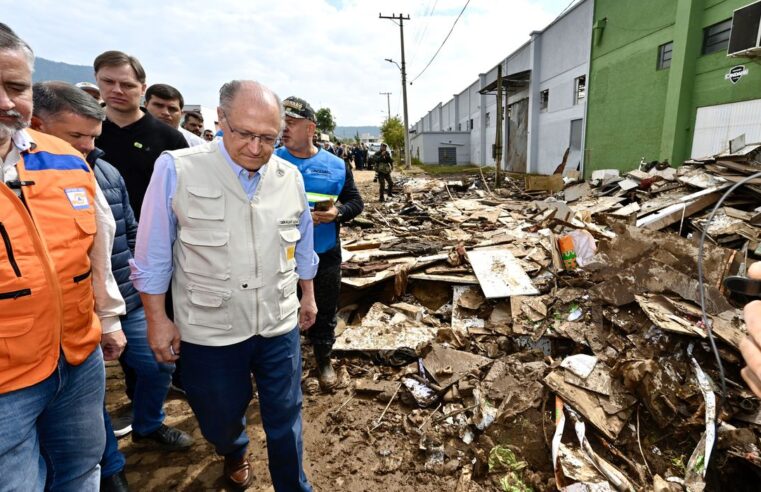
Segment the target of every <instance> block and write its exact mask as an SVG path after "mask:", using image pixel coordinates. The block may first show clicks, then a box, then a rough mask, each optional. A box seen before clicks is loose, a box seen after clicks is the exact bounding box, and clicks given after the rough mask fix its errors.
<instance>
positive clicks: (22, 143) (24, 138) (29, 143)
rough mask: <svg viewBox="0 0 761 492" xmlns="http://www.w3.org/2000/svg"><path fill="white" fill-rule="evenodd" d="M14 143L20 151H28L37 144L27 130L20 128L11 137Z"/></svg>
mask: <svg viewBox="0 0 761 492" xmlns="http://www.w3.org/2000/svg"><path fill="white" fill-rule="evenodd" d="M11 138H12V140H13V145H15V146H16V148H17V149H18V150H19V152H26V151H27V150H29V149H31V148H33V147H34V146H35V143H34V139H33V138H32V136H31V135H29V132H27V131H26V130H19V131H17V132H16V133H14V134H13V137H11Z"/></svg>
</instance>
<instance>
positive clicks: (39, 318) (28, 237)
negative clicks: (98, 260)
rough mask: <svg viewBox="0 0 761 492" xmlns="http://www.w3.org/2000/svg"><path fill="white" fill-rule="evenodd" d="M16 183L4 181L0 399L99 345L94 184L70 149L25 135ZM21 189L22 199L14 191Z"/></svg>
mask: <svg viewBox="0 0 761 492" xmlns="http://www.w3.org/2000/svg"><path fill="white" fill-rule="evenodd" d="M26 131H27V132H29V135H30V136H31V137H32V139H33V140H34V142H35V144H36V146H33V147H32V148H31V149H30V150H28V151H24V152H22V155H21V159H20V160H19V162H18V164H17V165H16V169H17V170H18V175H19V178H18V181H16V182H14V183H10V186H6V184H3V183H1V182H0V236H1V237H0V394H2V393H7V392H9V391H13V390H16V389H21V388H26V387H28V386H31V385H33V384H36V383H38V382H40V381H42V380H44V379H45V378H47V377H48V376H50V374H52V373H53V371H54V370H55V368H56V367H57V365H58V357H59V355H60V353H61V350H63V353H64V356H65V357H66V360H67V361H68V362H69V363H70V364H73V365H78V364H81V363H82V362H83V361H84V360H85V359H86V358H87V357H88V356H89V355H90V354H91V353H92V351H93V350H94V349H95V347H96V346H97V344H98V343H99V341H100V336H101V329H100V321H99V320H98V318H97V316H95V315H94V307H95V302H94V296H93V288H92V276H91V268H90V259H89V257H88V252H89V251H90V248H91V247H92V244H93V236H94V235H95V230H96V223H95V179H94V176H93V173H92V171H91V170H90V167H89V166H88V165H87V163H86V162H85V161H84V159H82V156H81V155H80V154H79V153H77V151H76V150H74V148H72V147H71V146H70V145H69V144H67V143H66V142H64V141H63V140H60V139H58V138H56V137H53V136H50V135H45V134H42V133H39V132H35V131H33V130H26ZM11 187H16V188H20V189H21V195H22V196H21V198H19V197H18V196H17V195H16V193H14V191H13V190H12V189H11Z"/></svg>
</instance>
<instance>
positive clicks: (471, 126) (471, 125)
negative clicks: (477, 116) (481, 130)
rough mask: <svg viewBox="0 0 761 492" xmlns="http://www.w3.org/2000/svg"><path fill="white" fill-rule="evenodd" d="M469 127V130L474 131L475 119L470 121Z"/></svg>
mask: <svg viewBox="0 0 761 492" xmlns="http://www.w3.org/2000/svg"><path fill="white" fill-rule="evenodd" d="M468 126H469V128H468V129H469V130H472V129H473V118H471V119H470V122H469V123H468Z"/></svg>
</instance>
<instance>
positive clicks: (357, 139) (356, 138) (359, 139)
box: [354, 131, 362, 145]
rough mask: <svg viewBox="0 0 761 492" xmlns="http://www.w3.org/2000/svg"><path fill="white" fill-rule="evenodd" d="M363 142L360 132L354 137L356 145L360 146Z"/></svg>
mask: <svg viewBox="0 0 761 492" xmlns="http://www.w3.org/2000/svg"><path fill="white" fill-rule="evenodd" d="M361 141H362V139H361V138H359V131H357V133H356V134H355V135H354V143H355V144H357V145H359V143H360V142H361Z"/></svg>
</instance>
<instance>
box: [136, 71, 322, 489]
mask: <svg viewBox="0 0 761 492" xmlns="http://www.w3.org/2000/svg"><path fill="white" fill-rule="evenodd" d="M217 115H218V116H219V121H220V126H221V128H222V130H223V131H224V136H223V137H222V138H221V139H217V140H215V141H213V142H210V143H208V144H206V145H202V146H199V147H193V148H190V149H186V150H177V151H172V152H166V153H164V154H163V155H162V156H161V157H160V158H159V159H158V160H157V161H156V165H155V170H154V172H153V176H152V177H151V182H150V184H149V186H148V190H147V192H146V195H145V202H144V206H143V216H142V219H141V222H140V227H139V228H138V233H137V247H136V248H135V260H134V262H133V269H132V272H133V276H132V278H133V280H134V283H135V286H136V287H137V289H138V290H139V291H140V292H141V296H142V299H143V304H144V305H145V310H146V315H147V317H148V337H149V340H150V344H151V347H152V348H153V351H154V352H155V354H156V357H157V358H158V359H159V360H160V361H163V362H172V361H174V360H176V359H177V357H178V356H179V355H180V352H182V366H181V372H182V379H183V381H184V383H185V390H186V392H187V397H188V402H189V403H190V406H191V407H192V408H193V412H194V413H195V415H196V417H197V419H198V423H199V425H200V427H201V432H203V435H204V437H205V438H206V439H207V440H208V441H209V442H211V443H212V444H213V445H214V446H215V448H216V451H217V453H218V454H220V455H222V456H224V457H225V465H224V475H225V477H226V478H227V479H228V480H229V481H230V482H231V483H232V484H233V486H235V487H237V488H241V489H244V488H246V487H247V486H248V485H250V484H251V483H252V481H253V473H252V471H251V465H250V463H249V458H248V449H247V448H248V436H247V435H246V426H245V424H246V409H247V408H248V404H249V403H250V401H251V398H252V396H253V389H252V386H251V373H253V374H254V377H255V378H256V386H257V391H258V393H259V409H260V412H261V417H262V424H263V426H264V432H265V434H266V436H267V453H268V456H269V469H270V475H271V476H272V483H273V485H274V486H275V490H276V491H289V492H290V491H309V490H311V487H310V485H309V482H308V481H307V478H306V476H305V474H304V470H303V467H302V439H301V402H302V395H301V351H300V337H299V327H301V329H302V330H306V329H308V328H309V327H311V326H312V324H314V320H315V315H316V313H317V307H316V305H315V300H314V288H313V285H312V278H313V277H314V276H315V273H316V271H317V265H318V259H317V255H316V254H315V253H314V248H313V240H312V232H313V225H312V217H311V215H310V212H309V206H308V204H307V201H306V195H305V192H304V183H303V180H302V179H301V174H300V173H299V171H298V169H296V168H295V167H294V166H293V165H291V164H289V163H287V162H285V161H284V160H282V159H280V158H279V157H276V156H274V155H273V154H272V153H273V151H274V146H275V142H276V140H277V138H278V136H279V134H280V130H281V128H282V124H283V107H282V104H281V102H280V99H279V98H278V97H277V95H275V93H273V92H272V91H271V90H269V89H268V88H266V87H264V86H263V85H261V84H259V83H257V82H253V81H233V82H230V83H227V84H225V85H224V86H222V89H221V90H220V97H219V107H218V108H217ZM170 279H171V281H172V294H173V298H174V305H175V318H174V322H172V321H170V320H169V318H168V317H167V315H166V312H165V310H164V296H165V294H166V291H167V288H168V286H169V281H170ZM297 284H298V285H299V287H301V291H302V297H301V303H300V306H299V299H298V297H297V296H296V287H297ZM299 307H300V308H301V309H300V312H299Z"/></svg>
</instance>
